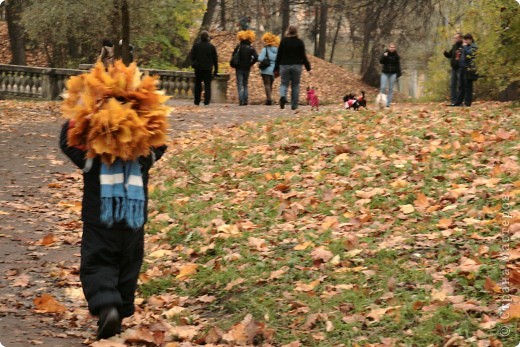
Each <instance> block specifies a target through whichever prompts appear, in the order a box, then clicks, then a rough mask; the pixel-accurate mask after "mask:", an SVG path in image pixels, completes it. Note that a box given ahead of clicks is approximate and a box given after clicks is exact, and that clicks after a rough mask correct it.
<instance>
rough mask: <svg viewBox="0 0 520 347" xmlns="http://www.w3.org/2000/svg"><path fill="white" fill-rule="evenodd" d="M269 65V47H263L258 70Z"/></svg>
mask: <svg viewBox="0 0 520 347" xmlns="http://www.w3.org/2000/svg"><path fill="white" fill-rule="evenodd" d="M269 65H271V60H270V59H269V49H268V48H267V47H266V48H265V58H264V59H263V60H262V61H261V62H260V64H259V65H258V67H259V68H260V70H263V69H267V68H268V67H269Z"/></svg>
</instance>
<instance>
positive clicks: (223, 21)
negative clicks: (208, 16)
mask: <svg viewBox="0 0 520 347" xmlns="http://www.w3.org/2000/svg"><path fill="white" fill-rule="evenodd" d="M226 24H227V23H226V0H220V26H221V27H222V30H226Z"/></svg>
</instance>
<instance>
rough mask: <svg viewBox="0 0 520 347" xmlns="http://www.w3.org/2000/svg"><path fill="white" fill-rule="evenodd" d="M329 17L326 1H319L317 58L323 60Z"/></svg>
mask: <svg viewBox="0 0 520 347" xmlns="http://www.w3.org/2000/svg"><path fill="white" fill-rule="evenodd" d="M328 16H329V5H328V4H327V0H321V6H320V37H319V42H318V54H317V55H316V56H317V57H318V58H321V59H325V51H326V50H327V21H328Z"/></svg>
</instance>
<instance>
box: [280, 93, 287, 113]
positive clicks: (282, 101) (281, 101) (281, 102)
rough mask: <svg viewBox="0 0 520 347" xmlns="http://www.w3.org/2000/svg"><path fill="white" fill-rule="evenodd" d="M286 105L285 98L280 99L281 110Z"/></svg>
mask: <svg viewBox="0 0 520 347" xmlns="http://www.w3.org/2000/svg"><path fill="white" fill-rule="evenodd" d="M286 103H287V99H286V98H285V97H283V96H282V97H281V98H280V108H281V109H282V110H283V109H284V108H285V104H286Z"/></svg>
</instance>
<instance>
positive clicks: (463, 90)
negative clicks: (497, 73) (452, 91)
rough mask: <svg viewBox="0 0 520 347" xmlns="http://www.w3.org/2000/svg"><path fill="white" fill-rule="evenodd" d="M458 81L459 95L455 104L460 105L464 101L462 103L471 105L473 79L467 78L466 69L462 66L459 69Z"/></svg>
mask: <svg viewBox="0 0 520 347" xmlns="http://www.w3.org/2000/svg"><path fill="white" fill-rule="evenodd" d="M459 81H460V86H459V97H458V98H457V102H456V103H455V104H456V105H462V103H463V102H464V105H466V106H471V103H472V102H473V81H470V80H468V79H467V76H466V69H464V68H460V69H459Z"/></svg>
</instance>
